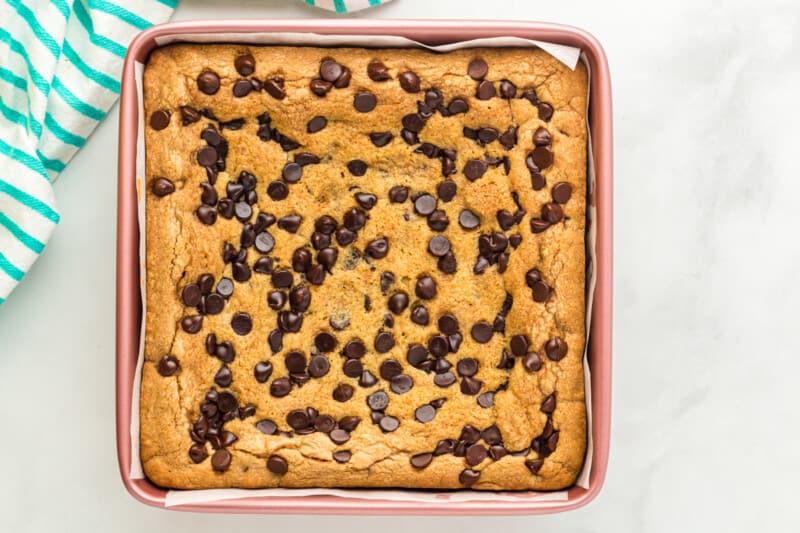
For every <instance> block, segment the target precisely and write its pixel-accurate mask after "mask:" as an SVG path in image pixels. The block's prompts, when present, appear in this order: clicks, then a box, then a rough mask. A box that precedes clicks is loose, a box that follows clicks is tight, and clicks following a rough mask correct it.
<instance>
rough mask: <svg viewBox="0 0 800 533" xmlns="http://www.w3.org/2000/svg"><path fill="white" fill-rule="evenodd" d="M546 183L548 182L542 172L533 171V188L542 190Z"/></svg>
mask: <svg viewBox="0 0 800 533" xmlns="http://www.w3.org/2000/svg"><path fill="white" fill-rule="evenodd" d="M546 184H547V183H546V181H545V179H544V176H543V175H542V174H540V173H539V172H531V189H533V190H534V191H540V190H542V189H544V186H545V185H546Z"/></svg>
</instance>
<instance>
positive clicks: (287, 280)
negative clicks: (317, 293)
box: [272, 269, 293, 289]
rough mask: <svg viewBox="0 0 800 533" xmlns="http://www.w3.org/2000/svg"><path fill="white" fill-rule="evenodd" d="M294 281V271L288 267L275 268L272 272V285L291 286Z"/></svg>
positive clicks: (280, 287) (279, 287)
mask: <svg viewBox="0 0 800 533" xmlns="http://www.w3.org/2000/svg"><path fill="white" fill-rule="evenodd" d="M292 282H293V276H292V273H291V272H289V271H288V270H286V269H280V270H275V271H273V272H272V285H273V286H274V287H275V288H278V289H284V288H287V287H291V286H292Z"/></svg>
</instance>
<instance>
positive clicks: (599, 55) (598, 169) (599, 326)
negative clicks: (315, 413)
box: [116, 20, 613, 515]
mask: <svg viewBox="0 0 800 533" xmlns="http://www.w3.org/2000/svg"><path fill="white" fill-rule="evenodd" d="M265 32H299V33H318V34H331V35H335V34H344V35H398V36H403V37H407V38H409V39H413V40H416V41H420V42H423V43H426V44H443V43H447V42H453V41H463V40H468V39H477V38H483V37H500V36H515V37H522V38H526V39H535V40H540V41H548V42H552V43H558V44H564V45H567V46H573V47H578V48H580V49H581V50H582V51H583V53H584V54H585V56H586V59H587V60H588V63H589V66H590V67H591V73H592V76H591V97H590V108H591V109H590V116H589V120H590V128H591V142H592V153H593V156H594V163H595V175H596V183H595V192H594V195H593V198H592V201H593V203H594V205H595V206H596V208H597V217H596V228H597V258H596V259H597V261H596V263H597V264H596V265H595V267H596V272H597V285H596V288H595V295H594V305H593V309H592V320H591V328H590V332H589V346H588V359H589V365H590V368H591V387H592V402H591V403H592V405H591V414H592V432H593V448H592V450H591V452H590V453H591V454H592V467H591V472H590V476H589V486H588V488H586V489H583V488H580V487H572V488H570V489H569V490H568V491H567V498H566V499H565V500H561V501H542V500H540V501H537V500H536V499H530V500H526V499H520V500H518V501H501V500H499V499H498V500H497V501H468V502H457V501H449V500H447V499H442V500H441V501H438V500H437V501H432V502H427V503H420V502H418V501H393V500H374V499H370V500H366V499H357V498H342V497H339V496H305V497H300V496H295V497H274V496H260V497H250V498H241V499H230V500H219V501H211V502H204V503H194V504H190V505H178V506H172V507H170V509H176V510H181V511H204V512H225V513H297V514H362V515H363V514H426V515H520V514H545V513H555V512H560V511H567V510H570V509H575V508H578V507H581V506H583V505H586V504H587V503H589V502H590V501H591V500H592V499H594V498H595V497H596V496H597V494H598V493H599V491H600V488H601V487H602V485H603V481H604V479H605V475H606V468H607V465H608V448H609V438H610V426H611V336H612V285H613V277H612V262H613V244H612V239H613V226H612V214H613V194H612V191H613V189H612V184H613V144H612V127H611V122H612V115H611V82H610V79H609V72H608V64H607V62H606V57H605V53H604V52H603V48H602V47H601V46H600V43H598V41H597V40H596V39H595V38H594V37H593V36H592V35H590V34H588V33H587V32H585V31H583V30H580V29H577V28H573V27H570V26H561V25H557V24H548V23H540V22H500V21H462V20H458V21H455V20H451V21H447V20H232V21H193V22H176V23H170V24H163V25H160V26H155V27H153V28H150V29H148V30H145V31H144V32H142V33H140V34H139V35H138V36H137V37H136V39H134V41H133V43H131V46H130V49H129V50H128V55H127V57H126V59H125V68H124V71H123V75H122V99H121V104H120V139H119V184H118V210H117V375H116V377H117V383H116V385H117V393H116V394H117V457H118V460H119V468H120V473H121V474H122V482H123V483H124V484H125V487H126V488H127V489H128V492H130V493H131V495H132V496H133V497H134V498H136V499H137V500H139V501H141V502H143V503H146V504H148V505H152V506H155V507H165V500H166V494H167V492H166V491H165V490H164V489H162V488H160V487H158V486H156V485H154V484H153V483H151V482H150V481H148V480H147V479H132V478H131V469H130V464H131V438H130V423H131V396H132V388H133V383H134V374H135V367H136V359H137V354H138V349H139V332H140V327H141V322H142V313H141V304H140V300H141V294H140V287H139V260H138V247H139V228H138V223H137V197H136V180H135V161H136V143H137V128H138V122H137V119H138V100H137V99H138V96H137V90H136V80H135V77H134V65H135V62H137V61H138V62H144V61H145V60H146V58H147V56H148V54H149V53H150V52H151V51H152V50H153V49H155V48H156V47H157V46H158V45H157V44H156V39H157V38H158V37H160V36H166V35H176V34H209V35H214V34H219V33H241V34H247V33H265Z"/></svg>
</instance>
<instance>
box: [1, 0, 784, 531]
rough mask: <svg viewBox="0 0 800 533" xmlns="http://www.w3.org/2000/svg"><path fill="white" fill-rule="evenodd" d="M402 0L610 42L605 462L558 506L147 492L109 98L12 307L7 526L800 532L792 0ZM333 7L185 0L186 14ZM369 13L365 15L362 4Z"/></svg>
mask: <svg viewBox="0 0 800 533" xmlns="http://www.w3.org/2000/svg"><path fill="white" fill-rule="evenodd" d="M642 6H645V4H642V3H640V2H633V1H632V0H631V1H622V0H606V1H604V2H591V1H576V2H561V1H552V2H531V1H530V0H518V1H514V0H492V1H491V2H484V1H477V0H436V1H431V0H428V1H421V0H395V1H394V2H393V3H392V4H389V5H387V6H384V7H381V8H378V9H375V10H372V11H371V12H370V13H369V14H368V15H369V16H373V17H388V18H413V17H417V18H423V17H431V18H447V17H459V18H476V19H480V18H487V17H490V18H500V19H529V20H548V21H556V22H562V23H568V24H573V25H576V26H580V27H583V28H585V29H587V30H589V31H590V32H592V33H594V34H595V35H596V36H597V37H598V38H599V39H600V41H601V42H602V43H603V44H604V46H605V47H606V51H607V53H608V56H609V61H610V65H611V72H612V80H613V87H614V105H615V122H616V124H615V134H616V187H615V202H616V232H615V238H616V246H615V254H616V258H615V259H616V276H615V278H616V281H615V283H616V291H615V295H616V306H615V307H616V327H615V335H616V339H615V340H616V342H615V351H614V407H613V413H614V416H613V437H612V446H611V463H610V465H609V471H608V478H607V482H606V486H605V488H604V489H603V491H602V493H601V494H600V496H599V497H598V499H597V500H595V501H594V502H593V503H592V504H590V505H589V506H588V507H586V508H583V509H581V510H578V511H575V512H570V513H567V514H562V515H556V516H548V517H516V518H420V517H406V518H402V517H401V518H381V517H327V518H314V517H284V516H273V517H266V516H217V515H200V514H187V513H176V512H165V511H158V510H155V509H152V508H148V507H145V506H143V505H141V504H139V503H137V502H135V501H134V500H133V499H132V498H131V497H130V496H128V494H127V493H126V492H125V490H124V488H123V486H122V483H121V482H120V480H119V474H118V472H117V465H116V452H115V447H114V399H113V398H114V261H115V259H114V254H115V209H116V185H115V183H116V144H117V124H118V121H117V119H118V112H117V108H116V107H115V108H114V110H113V111H112V112H111V113H110V115H109V116H108V118H107V119H106V120H105V121H104V122H103V124H102V125H101V126H100V127H99V129H98V130H97V131H96V133H95V134H94V135H93V136H92V137H91V139H90V140H89V142H88V144H87V145H86V147H85V148H84V149H83V150H82V151H81V152H80V153H79V154H78V155H77V157H76V158H75V160H74V161H73V162H72V163H71V164H70V165H69V167H68V168H67V170H66V171H65V172H64V174H63V175H62V176H61V177H60V179H59V180H58V182H57V184H56V192H57V195H58V202H59V206H60V210H61V213H62V222H61V224H60V226H59V227H58V228H57V229H56V232H55V235H54V237H53V239H52V241H51V243H50V244H49V245H48V247H47V250H46V251H45V253H44V254H43V256H42V258H41V260H40V261H39V262H38V263H37V264H36V266H35V267H34V268H33V270H32V272H31V273H30V275H29V276H28V277H27V278H26V279H25V281H24V282H23V283H22V285H21V286H20V287H19V288H18V289H17V290H16V291H15V292H14V293H13V294H12V295H11V297H10V299H9V300H8V301H7V302H6V303H5V304H4V305H3V306H2V307H0V391H1V392H2V394H1V395H0V419H2V420H3V430H2V431H1V432H0V433H1V434H2V438H0V460H1V461H2V463H1V464H2V467H1V469H2V475H1V476H0V531H9V532H10V531H14V532H22V531H84V532H88V531H103V532H105V531H116V532H120V533H122V532H126V531H131V532H132V531H169V532H181V531H192V532H198V531H230V532H233V531H255V530H256V528H260V529H261V530H264V529H266V528H269V529H270V530H272V531H279V530H281V529H286V530H292V531H301V532H302V531H311V530H312V528H314V529H317V528H324V529H325V530H326V531H331V532H333V533H337V532H346V531H351V530H352V529H353V528H359V529H361V530H387V531H388V530H392V531H403V530H407V529H411V528H412V527H413V528H414V529H415V530H416V531H419V532H420V533H422V532H428V531H430V532H434V531H442V530H444V531H448V530H455V529H456V528H458V530H460V531H465V532H472V531H474V532H478V531H485V530H487V529H492V530H497V531H500V530H502V531H570V532H574V531H587V532H588V531H592V532H606V531H617V532H623V531H624V532H637V533H638V532H642V531H648V532H650V531H656V532H669V533H671V532H674V531H728V532H734V531H743V532H744V531H748V532H749V531H752V530H754V529H758V530H761V531H790V530H794V531H797V530H798V529H800V518H798V516H797V512H796V510H795V509H794V508H793V507H792V505H797V502H796V499H797V497H796V494H798V493H800V491H798V490H797V489H796V488H795V487H794V479H793V477H794V476H793V474H794V475H797V474H800V447H799V446H798V445H800V429H798V426H800V416H799V415H798V408H799V407H800V395H799V394H798V390H800V387H798V385H797V382H796V379H797V376H798V375H800V342H799V341H798V337H797V335H796V333H797V331H798V326H797V323H798V320H797V316H798V314H797V312H796V311H793V306H794V305H795V304H796V302H798V301H800V288H798V284H797V278H798V277H800V244H798V243H800V240H798V237H797V231H796V230H795V228H797V227H798V226H800V209H798V208H797V203H796V202H797V199H798V198H800V157H798V155H797V152H798V134H797V132H796V130H795V124H796V123H798V122H800V106H798V105H797V103H796V99H797V94H798V93H799V92H800V60H799V59H798V57H800V38H798V27H800V5H798V3H797V2H796V1H795V0H783V1H780V0H770V1H764V2H758V3H755V2H745V1H743V0H737V1H729V2H719V1H716V0H672V1H670V2H659V3H657V4H649V5H647V7H642ZM319 15H322V16H324V15H325V14H324V13H321V12H319V11H317V10H314V9H311V8H307V7H305V6H304V5H302V4H301V3H300V2H299V0H298V1H294V2H292V1H288V0H284V1H267V0H249V1H218V2H212V1H209V0H183V2H182V3H181V5H180V7H179V9H178V11H177V13H176V17H175V18H176V19H193V18H209V17H235V16H240V17H311V16H319ZM365 16H366V15H365Z"/></svg>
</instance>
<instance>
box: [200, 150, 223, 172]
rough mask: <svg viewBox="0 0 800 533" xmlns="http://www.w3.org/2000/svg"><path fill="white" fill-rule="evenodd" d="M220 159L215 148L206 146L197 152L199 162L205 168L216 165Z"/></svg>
mask: <svg viewBox="0 0 800 533" xmlns="http://www.w3.org/2000/svg"><path fill="white" fill-rule="evenodd" d="M218 157H219V156H218V155H217V151H216V150H215V149H214V147H213V146H204V147H202V148H200V149H199V150H198V151H197V162H198V163H199V164H200V165H202V166H204V167H210V166H212V165H216V163H217V158H218Z"/></svg>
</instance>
